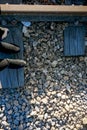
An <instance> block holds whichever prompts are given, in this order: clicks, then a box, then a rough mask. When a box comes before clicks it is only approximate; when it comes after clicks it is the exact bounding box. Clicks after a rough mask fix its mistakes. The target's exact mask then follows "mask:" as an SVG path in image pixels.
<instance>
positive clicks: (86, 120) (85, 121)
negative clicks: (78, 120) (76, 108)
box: [83, 117, 87, 125]
mask: <svg viewBox="0 0 87 130" xmlns="http://www.w3.org/2000/svg"><path fill="white" fill-rule="evenodd" d="M83 124H84V125H86V124H87V117H84V118H83Z"/></svg>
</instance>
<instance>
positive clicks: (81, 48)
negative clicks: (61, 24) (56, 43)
mask: <svg viewBox="0 0 87 130" xmlns="http://www.w3.org/2000/svg"><path fill="white" fill-rule="evenodd" d="M84 54H85V27H84V26H69V27H67V28H66V29H65V30H64V55H65V56H80V55H84Z"/></svg>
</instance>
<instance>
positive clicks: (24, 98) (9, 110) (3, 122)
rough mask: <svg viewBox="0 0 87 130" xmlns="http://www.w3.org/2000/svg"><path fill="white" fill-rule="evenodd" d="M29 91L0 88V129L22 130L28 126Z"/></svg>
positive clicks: (29, 120)
mask: <svg viewBox="0 0 87 130" xmlns="http://www.w3.org/2000/svg"><path fill="white" fill-rule="evenodd" d="M30 98H31V95H30V93H28V92H27V91H26V90H25V91H22V90H21V89H20V90H16V89H14V90H6V89H5V90H0V129H3V130H24V129H26V127H27V128H28V125H30V124H28V122H32V120H33V117H30V116H29V114H30V112H31V106H30V103H29V99H30Z"/></svg>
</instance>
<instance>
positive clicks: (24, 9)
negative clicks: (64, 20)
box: [0, 4, 87, 15]
mask: <svg viewBox="0 0 87 130" xmlns="http://www.w3.org/2000/svg"><path fill="white" fill-rule="evenodd" d="M0 7H1V14H6V13H7V14H24V13H26V14H36V13H37V15H38V13H45V14H46V13H47V14H51V13H53V14H55V13H56V14H74V15H76V14H87V6H64V5H60V6H59V5H20V6H19V5H4V4H1V5H0Z"/></svg>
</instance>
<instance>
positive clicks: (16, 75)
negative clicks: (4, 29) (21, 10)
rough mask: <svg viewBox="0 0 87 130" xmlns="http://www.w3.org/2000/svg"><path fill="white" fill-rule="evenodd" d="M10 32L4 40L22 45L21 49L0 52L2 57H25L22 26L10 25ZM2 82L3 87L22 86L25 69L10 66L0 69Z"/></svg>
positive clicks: (0, 80)
mask: <svg viewBox="0 0 87 130" xmlns="http://www.w3.org/2000/svg"><path fill="white" fill-rule="evenodd" d="M8 28H9V30H10V31H9V33H8V36H7V38H6V39H5V40H4V41H6V42H9V43H15V44H17V45H19V46H20V48H21V50H20V52H19V53H16V54H6V53H2V52H0V59H4V58H10V59H23V41H22V32H21V28H20V26H16V27H15V26H13V27H8ZM0 83H1V85H2V88H16V87H22V86H23V85H24V70H23V68H20V69H11V68H9V67H7V68H5V69H4V70H2V71H0Z"/></svg>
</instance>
